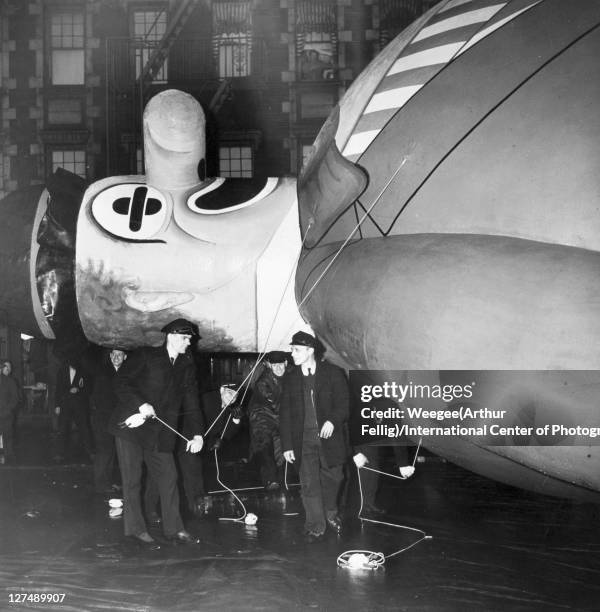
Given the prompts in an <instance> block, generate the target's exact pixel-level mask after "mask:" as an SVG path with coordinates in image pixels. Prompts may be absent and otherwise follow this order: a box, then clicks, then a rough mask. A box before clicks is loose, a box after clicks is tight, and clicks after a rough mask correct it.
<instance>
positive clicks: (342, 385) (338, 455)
mask: <svg viewBox="0 0 600 612" xmlns="http://www.w3.org/2000/svg"><path fill="white" fill-rule="evenodd" d="M302 387H303V384H302V369H301V368H300V366H294V367H293V368H292V369H291V370H289V371H288V372H287V373H286V374H285V375H284V376H283V388H282V392H281V403H280V408H279V429H280V434H281V448H282V451H283V452H285V451H288V450H293V451H294V456H295V457H296V464H297V465H298V466H299V464H300V461H301V458H302V437H303V433H304V393H303V388H302ZM314 401H315V411H316V414H317V424H318V427H319V431H320V430H321V427H323V423H325V421H331V423H333V434H332V436H331V437H330V438H327V439H324V438H320V440H321V447H322V449H323V453H324V455H325V459H326V461H327V465H328V467H333V466H335V465H340V464H341V463H344V461H346V459H347V457H348V448H347V443H346V440H347V420H348V404H349V397H348V384H347V382H346V377H345V375H344V372H343V371H342V370H341V369H340V368H338V367H337V366H334V365H333V364H331V363H328V362H326V361H319V362H317V366H316V369H315V392H314Z"/></svg>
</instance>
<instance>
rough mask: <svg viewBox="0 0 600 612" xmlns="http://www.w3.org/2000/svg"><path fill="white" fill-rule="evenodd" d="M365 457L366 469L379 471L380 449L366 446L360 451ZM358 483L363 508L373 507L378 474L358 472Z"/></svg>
mask: <svg viewBox="0 0 600 612" xmlns="http://www.w3.org/2000/svg"><path fill="white" fill-rule="evenodd" d="M362 452H363V454H364V455H365V457H366V458H367V459H368V460H369V463H367V467H369V468H372V469H374V470H379V469H380V449H379V448H378V447H376V446H368V447H365V448H363V450H362ZM360 481H361V486H362V494H363V508H369V507H373V506H375V495H376V494H377V487H378V485H379V476H378V474H376V473H374V472H371V471H369V470H360Z"/></svg>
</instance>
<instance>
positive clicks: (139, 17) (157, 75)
mask: <svg viewBox="0 0 600 612" xmlns="http://www.w3.org/2000/svg"><path fill="white" fill-rule="evenodd" d="M166 31H167V12H166V11H165V10H160V11H135V12H134V13H133V35H134V37H135V39H136V49H135V78H136V79H139V78H140V75H141V74H142V71H144V70H145V69H146V65H147V64H148V60H149V59H150V58H151V57H152V54H153V53H154V51H155V49H157V48H158V46H159V45H160V43H161V41H162V39H163V37H164V35H165V32H166ZM152 74H153V78H152V80H153V81H154V82H158V83H160V82H165V81H166V80H167V78H168V77H167V62H166V61H163V63H162V65H161V66H155V67H152Z"/></svg>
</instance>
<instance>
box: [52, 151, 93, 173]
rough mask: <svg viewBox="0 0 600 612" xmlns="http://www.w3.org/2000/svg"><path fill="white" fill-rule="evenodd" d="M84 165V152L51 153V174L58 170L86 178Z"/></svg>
mask: <svg viewBox="0 0 600 612" xmlns="http://www.w3.org/2000/svg"><path fill="white" fill-rule="evenodd" d="M85 166H86V163H85V151H82V150H77V149H74V150H66V151H57V150H54V151H52V172H53V173H54V172H56V170H57V169H58V168H63V169H64V170H68V171H69V172H72V173H73V174H77V175H78V176H80V177H82V178H86V168H85Z"/></svg>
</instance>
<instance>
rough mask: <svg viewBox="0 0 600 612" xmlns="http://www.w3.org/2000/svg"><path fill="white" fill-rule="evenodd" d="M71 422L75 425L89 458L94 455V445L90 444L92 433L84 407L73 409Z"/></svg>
mask: <svg viewBox="0 0 600 612" xmlns="http://www.w3.org/2000/svg"><path fill="white" fill-rule="evenodd" d="M73 420H74V421H75V424H76V425H77V432H78V433H79V438H80V440H81V445H82V446H83V448H84V450H85V452H86V453H87V454H88V455H89V456H90V457H91V456H92V455H93V454H94V445H93V443H92V432H91V428H90V415H89V411H88V409H87V408H86V407H84V406H76V407H74V408H73Z"/></svg>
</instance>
